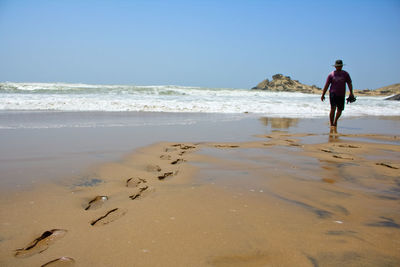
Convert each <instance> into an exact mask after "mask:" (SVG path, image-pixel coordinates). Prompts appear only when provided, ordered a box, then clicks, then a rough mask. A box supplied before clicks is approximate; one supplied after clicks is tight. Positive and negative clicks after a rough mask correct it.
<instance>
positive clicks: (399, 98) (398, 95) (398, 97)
mask: <svg viewBox="0 0 400 267" xmlns="http://www.w3.org/2000/svg"><path fill="white" fill-rule="evenodd" d="M385 100H397V101H399V100H400V94H397V95H394V96H391V97H388V98H385Z"/></svg>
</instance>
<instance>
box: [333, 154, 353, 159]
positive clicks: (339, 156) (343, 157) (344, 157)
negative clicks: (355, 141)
mask: <svg viewBox="0 0 400 267" xmlns="http://www.w3.org/2000/svg"><path fill="white" fill-rule="evenodd" d="M332 157H334V158H337V159H345V160H354V159H353V158H350V157H346V156H343V155H339V154H336V155H333V156H332Z"/></svg>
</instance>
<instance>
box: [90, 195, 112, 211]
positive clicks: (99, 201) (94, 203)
mask: <svg viewBox="0 0 400 267" xmlns="http://www.w3.org/2000/svg"><path fill="white" fill-rule="evenodd" d="M107 200H108V197H107V196H96V197H95V198H93V199H92V200H90V201H89V203H88V204H87V206H86V208H85V210H96V209H99V208H101V207H102V206H103V204H104V202H106V201H107Z"/></svg>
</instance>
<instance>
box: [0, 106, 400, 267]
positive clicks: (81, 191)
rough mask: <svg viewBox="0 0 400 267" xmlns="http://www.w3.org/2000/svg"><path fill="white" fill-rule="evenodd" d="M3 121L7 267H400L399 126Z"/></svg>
mask: <svg viewBox="0 0 400 267" xmlns="http://www.w3.org/2000/svg"><path fill="white" fill-rule="evenodd" d="M1 118H2V125H3V127H2V129H0V136H1V140H2V141H1V142H2V151H1V153H0V167H1V170H2V171H1V175H2V180H1V190H2V194H1V196H0V206H1V209H0V211H1V215H0V219H1V222H0V227H1V232H0V265H1V266H42V265H45V264H46V263H49V264H48V265H46V266H69V265H70V266H338V265H346V266H398V265H399V264H400V257H399V256H398V255H399V254H400V253H399V252H400V243H399V240H400V210H399V200H400V194H399V190H400V184H399V181H400V180H399V179H400V174H399V173H400V157H399V155H400V146H399V145H400V142H399V136H398V131H399V129H400V119H399V117H398V116H380V117H377V116H362V117H350V118H349V117H344V118H342V119H341V120H340V122H339V126H338V129H337V132H335V131H331V129H330V127H329V125H328V121H327V118H276V117H275V118H273V117H266V116H259V115H256V114H236V115H232V114H225V115H224V114H206V113H202V114H200V113H157V112H148V113H147V112H26V113H24V112H3V113H2V117H1ZM35 120H36V121H37V122H36V123H35ZM28 122H30V123H33V125H35V127H32V125H30V126H29V123H28ZM87 122H90V125H88V124H87ZM16 125H17V126H16ZM18 125H19V126H18ZM21 125H25V126H26V125H28V126H29V127H20V126H21ZM38 125H40V126H38ZM60 125H61V126H60ZM57 259H58V260H57ZM62 264H63V265H62Z"/></svg>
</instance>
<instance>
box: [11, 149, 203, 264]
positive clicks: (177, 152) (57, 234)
mask: <svg viewBox="0 0 400 267" xmlns="http://www.w3.org/2000/svg"><path fill="white" fill-rule="evenodd" d="M196 148H197V146H196V145H186V144H174V145H171V146H169V147H167V148H165V149H164V153H163V154H162V155H161V156H160V157H159V158H160V159H161V160H170V161H171V162H170V165H171V166H173V167H174V168H173V169H174V170H173V171H171V170H168V171H163V170H162V169H161V168H160V167H159V166H158V165H148V167H147V171H148V172H153V173H156V179H158V180H160V181H162V180H165V179H166V178H168V177H172V176H174V175H177V174H178V165H179V164H181V163H184V162H185V161H186V160H185V159H183V158H182V156H183V155H184V154H185V153H187V152H189V151H193V150H194V149H196ZM125 186H126V187H127V188H129V189H130V190H131V193H130V194H129V196H128V197H127V199H130V200H137V199H140V198H142V197H143V196H144V194H145V193H147V192H150V191H151V190H153V188H152V187H151V185H150V184H149V181H147V180H146V179H143V178H140V177H131V178H128V179H127V180H126V184H125ZM107 201H110V198H109V197H108V196H105V195H104V196H95V197H94V198H92V199H90V200H89V201H88V202H87V203H86V204H84V205H83V209H84V210H85V211H93V210H100V209H102V208H103V206H104V204H105V203H106V202H107ZM126 213H127V210H126V209H122V208H113V209H111V210H107V211H106V212H105V213H103V215H102V216H99V217H97V218H94V219H93V220H91V221H90V222H89V224H90V225H91V226H93V227H97V226H103V225H106V224H109V223H111V222H113V221H115V220H117V219H119V218H120V217H122V216H124V215H125V214H126ZM67 232H68V231H67V230H64V229H52V230H50V231H45V232H44V233H43V234H42V235H41V236H39V237H37V238H36V239H34V240H33V241H32V242H30V243H29V244H28V245H26V246H25V247H23V248H19V249H16V250H15V254H14V256H15V257H16V258H27V257H30V256H33V255H35V254H38V253H42V252H44V251H46V250H47V249H48V248H49V247H50V246H51V245H52V244H53V243H55V242H56V241H57V240H59V239H61V238H62V237H64V236H65V235H66V234H67ZM74 264H75V260H74V259H73V258H70V257H65V256H63V257H61V258H58V259H53V260H51V261H49V262H47V263H45V264H43V265H42V267H44V266H47V267H48V266H73V265H74Z"/></svg>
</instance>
